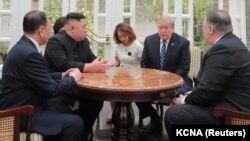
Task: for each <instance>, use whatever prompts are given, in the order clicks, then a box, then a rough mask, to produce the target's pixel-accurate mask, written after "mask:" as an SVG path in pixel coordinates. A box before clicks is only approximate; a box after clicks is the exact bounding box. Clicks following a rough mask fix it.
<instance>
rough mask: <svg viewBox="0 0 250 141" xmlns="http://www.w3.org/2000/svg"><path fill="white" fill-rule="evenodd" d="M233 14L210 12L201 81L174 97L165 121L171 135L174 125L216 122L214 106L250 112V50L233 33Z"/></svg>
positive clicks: (204, 31)
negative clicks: (207, 48) (191, 88)
mask: <svg viewBox="0 0 250 141" xmlns="http://www.w3.org/2000/svg"><path fill="white" fill-rule="evenodd" d="M232 31H233V29H232V24H231V19H230V16H229V14H228V13H227V12H225V11H223V10H215V11H212V12H209V13H208V14H207V15H206V18H205V19H204V21H203V36H204V39H205V41H206V42H207V43H208V44H209V45H210V49H209V50H208V52H207V53H206V54H205V56H204V59H203V63H202V66H201V69H200V71H199V74H198V85H197V87H195V88H194V89H193V91H192V92H191V93H190V94H189V95H185V94H184V95H180V96H179V97H178V98H174V99H173V101H172V103H173V106H172V107H170V108H169V109H168V110H167V111H166V114H165V118H164V122H165V126H166V129H167V132H168V134H169V136H170V137H171V135H172V134H171V127H172V125H178V124H215V121H214V118H213V116H212V109H213V107H214V106H221V107H225V108H232V109H236V110H240V111H245V112H250V102H249V100H250V93H249V91H250V52H249V50H248V49H247V48H246V46H245V45H244V44H243V43H242V41H241V40H240V39H239V38H238V37H237V36H235V35H234V34H233V33H232Z"/></svg>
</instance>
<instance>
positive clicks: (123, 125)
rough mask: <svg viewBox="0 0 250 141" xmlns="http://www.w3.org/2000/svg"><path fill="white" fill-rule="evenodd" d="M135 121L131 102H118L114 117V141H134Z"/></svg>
mask: <svg viewBox="0 0 250 141" xmlns="http://www.w3.org/2000/svg"><path fill="white" fill-rule="evenodd" d="M134 121H135V116H134V112H133V109H132V106H131V102H116V105H115V109H114V111H113V115H112V122H113V125H114V129H113V135H112V139H113V141H132V140H133V135H132V133H133V125H134Z"/></svg>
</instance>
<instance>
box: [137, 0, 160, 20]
mask: <svg viewBox="0 0 250 141" xmlns="http://www.w3.org/2000/svg"><path fill="white" fill-rule="evenodd" d="M162 5H163V1H162V0H137V1H136V11H137V14H136V15H137V17H136V19H138V20H141V21H144V20H145V19H147V20H148V21H156V20H157V19H158V18H159V17H160V16H161V15H162V13H163V6H162ZM142 11H143V12H142Z"/></svg>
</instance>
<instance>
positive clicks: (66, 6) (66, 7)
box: [62, 0, 69, 16]
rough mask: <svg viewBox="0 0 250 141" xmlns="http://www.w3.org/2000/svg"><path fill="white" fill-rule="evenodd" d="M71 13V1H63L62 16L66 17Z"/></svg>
mask: <svg viewBox="0 0 250 141" xmlns="http://www.w3.org/2000/svg"><path fill="white" fill-rule="evenodd" d="M68 12H69V0H62V16H66V15H67V14H68Z"/></svg>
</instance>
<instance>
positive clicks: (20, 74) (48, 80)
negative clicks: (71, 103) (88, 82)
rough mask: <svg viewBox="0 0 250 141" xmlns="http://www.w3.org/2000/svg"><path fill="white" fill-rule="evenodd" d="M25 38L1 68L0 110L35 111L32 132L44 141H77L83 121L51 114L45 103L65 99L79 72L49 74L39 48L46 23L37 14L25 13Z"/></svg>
mask: <svg viewBox="0 0 250 141" xmlns="http://www.w3.org/2000/svg"><path fill="white" fill-rule="evenodd" d="M23 31H24V35H23V36H22V37H21V39H20V40H19V41H18V42H17V43H16V44H15V45H14V46H13V47H12V48H11V50H10V51H9V53H8V55H7V58H6V60H5V62H4V66H3V76H2V92H1V94H0V109H8V108H15V107H19V106H23V105H27V104H31V105H33V106H34V107H35V113H34V115H33V117H32V130H33V131H34V132H37V133H40V134H42V135H43V136H44V137H45V140H46V139H49V138H47V137H51V136H53V137H54V135H56V136H57V138H56V139H55V138H53V139H55V140H60V141H80V140H81V136H82V133H83V121H82V119H81V118H80V117H79V116H77V115H74V114H72V113H60V112H58V111H54V110H52V109H51V108H50V107H49V106H48V104H47V99H48V98H50V97H57V96H66V95H68V94H69V93H71V92H72V91H73V90H74V89H75V86H76V81H78V80H79V79H80V78H81V73H80V71H79V69H77V68H74V69H71V70H67V71H66V72H64V73H49V71H48V68H47V66H46V64H45V60H44V58H43V56H42V55H41V54H40V47H39V46H40V45H43V44H45V43H46V42H47V40H48V38H49V35H50V34H49V33H50V27H49V21H48V20H47V18H46V15H45V14H44V13H43V12H40V11H31V12H28V13H27V14H26V15H25V17H24V20H23Z"/></svg>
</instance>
